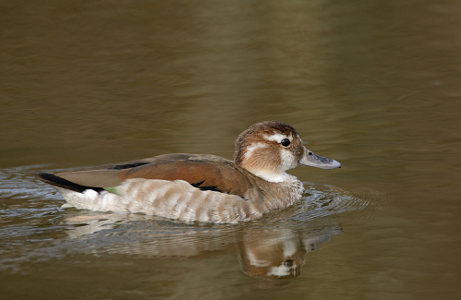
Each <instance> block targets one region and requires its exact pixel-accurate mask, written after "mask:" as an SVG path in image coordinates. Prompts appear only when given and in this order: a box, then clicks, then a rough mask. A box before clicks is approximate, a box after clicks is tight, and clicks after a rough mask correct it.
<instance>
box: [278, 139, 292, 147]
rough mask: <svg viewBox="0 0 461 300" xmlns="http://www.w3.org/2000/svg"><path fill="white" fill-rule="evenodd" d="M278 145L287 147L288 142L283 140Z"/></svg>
mask: <svg viewBox="0 0 461 300" xmlns="http://www.w3.org/2000/svg"><path fill="white" fill-rule="evenodd" d="M280 144H282V146H285V147H287V146H289V145H290V140H289V139H283V140H282V141H281V142H280Z"/></svg>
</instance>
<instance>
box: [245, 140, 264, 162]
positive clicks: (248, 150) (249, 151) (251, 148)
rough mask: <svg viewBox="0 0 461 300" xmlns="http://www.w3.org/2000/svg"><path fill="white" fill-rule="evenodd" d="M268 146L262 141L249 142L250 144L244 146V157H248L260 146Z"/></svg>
mask: <svg viewBox="0 0 461 300" xmlns="http://www.w3.org/2000/svg"><path fill="white" fill-rule="evenodd" d="M266 147H268V145H267V144H264V143H254V144H251V145H250V146H248V147H246V149H245V155H244V157H245V159H249V158H250V157H251V156H252V155H253V153H254V152H255V150H257V149H261V148H266Z"/></svg>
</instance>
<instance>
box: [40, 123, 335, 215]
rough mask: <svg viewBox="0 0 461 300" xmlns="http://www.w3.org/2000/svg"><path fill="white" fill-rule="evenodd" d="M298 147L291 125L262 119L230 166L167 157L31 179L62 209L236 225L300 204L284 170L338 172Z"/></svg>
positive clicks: (297, 188) (204, 157)
mask: <svg viewBox="0 0 461 300" xmlns="http://www.w3.org/2000/svg"><path fill="white" fill-rule="evenodd" d="M304 144H305V143H304V142H303V140H302V139H301V136H300V135H299V133H298V132H297V131H296V129H295V128H293V127H292V126H291V125H288V124H286V123H283V122H279V121H263V122H258V123H256V124H253V125H251V126H250V127H248V128H247V129H246V130H244V131H243V132H242V133H241V134H240V135H239V136H238V138H237V140H236V142H235V152H234V159H233V161H232V160H228V159H225V158H222V157H219V156H216V155H212V154H188V153H172V154H162V155H158V156H154V157H150V158H144V159H138V160H134V161H128V162H122V163H116V164H107V165H102V166H96V167H87V168H82V169H77V170H72V171H63V172H58V173H47V172H39V173H37V174H36V176H37V177H38V179H40V180H41V181H43V182H45V183H48V184H51V185H52V186H54V187H55V188H56V189H57V190H58V191H59V192H60V193H61V195H62V196H63V198H64V199H65V200H66V203H65V204H64V205H63V206H62V207H63V208H69V207H73V208H76V209H85V210H92V211H101V212H114V213H143V214H147V215H153V216H159V217H163V218H167V219H172V220H177V221H180V222H186V223H194V222H199V223H215V224H236V223H240V222H247V221H251V220H256V219H259V218H261V217H263V216H264V215H265V214H267V213H269V212H272V211H276V210H282V209H284V208H287V207H289V206H292V205H294V204H295V203H296V202H297V201H299V200H300V199H301V197H302V194H303V192H304V187H303V184H302V182H301V181H300V180H299V179H298V178H296V177H295V176H293V175H290V174H288V173H287V171H288V170H290V169H293V168H296V167H298V166H312V167H317V168H321V169H335V168H340V167H341V163H340V162H338V161H336V160H333V159H329V158H326V157H322V156H320V155H318V154H315V153H314V152H312V151H311V150H309V149H307V148H306V146H305V145H304Z"/></svg>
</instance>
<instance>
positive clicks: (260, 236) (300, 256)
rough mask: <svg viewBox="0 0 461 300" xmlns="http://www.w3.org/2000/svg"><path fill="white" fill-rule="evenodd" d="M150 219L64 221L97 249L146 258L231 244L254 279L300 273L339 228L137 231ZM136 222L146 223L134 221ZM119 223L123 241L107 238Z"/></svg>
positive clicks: (156, 228) (184, 254) (181, 227)
mask: <svg viewBox="0 0 461 300" xmlns="http://www.w3.org/2000/svg"><path fill="white" fill-rule="evenodd" d="M149 219H151V216H141V215H135V216H127V215H123V214H103V215H78V216H73V217H69V218H67V219H66V223H67V224H70V225H74V226H75V225H76V226H75V227H73V228H72V229H71V230H68V231H67V233H68V236H69V238H70V239H71V240H73V239H79V238H85V237H88V236H91V235H93V239H95V238H96V236H98V237H99V236H100V235H101V237H102V239H101V240H105V242H102V244H101V245H100V247H99V248H98V249H96V251H97V252H105V253H122V254H129V255H142V256H146V257H155V256H160V257H171V256H178V257H191V256H196V255H200V254H204V253H208V252H214V251H220V250H224V249H225V248H228V247H229V246H232V245H233V244H235V246H236V247H235V248H236V249H237V252H238V253H237V256H238V260H239V263H240V268H241V270H242V271H243V272H244V273H245V274H247V275H248V276H251V277H256V278H267V279H281V278H289V277H297V276H299V275H300V274H301V270H302V267H303V266H304V264H305V257H306V254H307V253H309V252H310V251H313V250H315V249H317V248H318V247H319V245H320V244H321V243H323V242H326V241H328V240H330V239H331V237H333V236H334V235H336V234H339V233H340V232H341V226H340V225H338V224H335V223H333V224H331V223H327V224H320V225H319V224H317V223H315V222H314V224H306V223H303V224H300V223H299V222H294V221H288V222H285V223H277V224H258V223H256V222H255V223H251V224H249V226H211V227H194V226H190V225H183V224H175V223H170V222H168V221H164V222H166V223H169V224H164V226H160V227H159V226H158V223H151V225H152V226H153V228H151V229H152V230H149V229H147V228H144V229H139V230H138V229H136V227H137V225H139V226H142V227H144V226H145V225H146V224H145V222H148V221H149ZM127 221H129V222H127ZM136 221H144V222H139V224H136ZM159 222H162V221H159ZM123 223H127V224H125V225H126V226H127V227H128V228H123V231H125V232H119V233H118V234H120V235H122V236H124V238H123V240H122V241H121V240H120V239H119V238H116V239H113V240H111V239H110V238H108V235H107V233H104V231H105V230H107V231H109V232H111V234H109V235H114V230H116V229H115V228H116V227H117V226H122V224H123ZM128 223H129V224H128ZM313 225H314V226H313ZM124 227H125V226H124ZM126 230H127V231H126ZM118 234H115V235H118ZM94 241H96V240H94Z"/></svg>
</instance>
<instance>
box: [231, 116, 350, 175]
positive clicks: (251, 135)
mask: <svg viewBox="0 0 461 300" xmlns="http://www.w3.org/2000/svg"><path fill="white" fill-rule="evenodd" d="M235 148H236V150H235V155H234V161H235V163H236V164H237V165H238V166H240V167H241V168H244V169H246V170H247V171H249V172H251V173H253V174H254V175H256V176H258V177H261V178H263V179H265V180H267V181H270V182H281V181H284V180H285V179H286V178H287V177H288V175H287V174H286V173H285V172H286V171H287V170H290V169H293V168H296V167H297V166H312V167H317V168H322V169H334V168H340V167H341V164H340V163H339V162H338V161H336V160H333V159H329V158H326V157H322V156H319V155H317V154H315V153H313V152H312V151H310V150H309V149H307V148H306V147H305V146H304V145H303V140H302V139H301V137H300V136H299V134H298V132H297V131H296V129H294V128H293V127H292V126H290V125H288V124H285V123H281V122H275V121H264V122H260V123H256V124H253V125H251V126H250V127H249V128H248V129H247V130H245V131H244V132H242V133H241V134H240V135H239V137H238V138H237V141H236V143H235Z"/></svg>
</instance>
